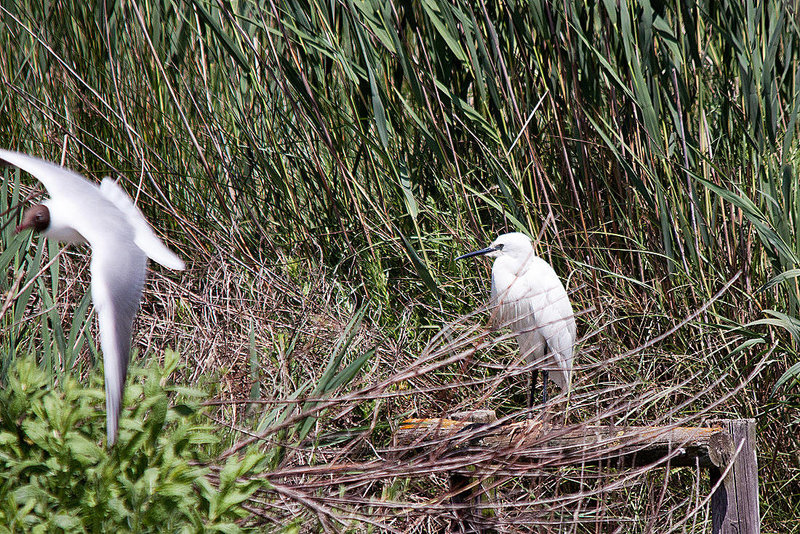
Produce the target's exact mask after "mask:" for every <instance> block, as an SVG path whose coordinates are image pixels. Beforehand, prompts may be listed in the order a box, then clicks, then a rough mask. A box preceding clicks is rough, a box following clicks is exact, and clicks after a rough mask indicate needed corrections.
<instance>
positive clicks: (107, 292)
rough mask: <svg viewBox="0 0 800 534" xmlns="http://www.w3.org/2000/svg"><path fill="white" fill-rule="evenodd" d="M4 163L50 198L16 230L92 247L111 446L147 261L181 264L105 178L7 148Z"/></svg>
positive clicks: (1, 154)
mask: <svg viewBox="0 0 800 534" xmlns="http://www.w3.org/2000/svg"><path fill="white" fill-rule="evenodd" d="M0 160H3V161H5V162H7V163H9V164H11V165H14V166H15V167H19V168H20V169H22V170H24V171H27V172H29V173H30V174H32V175H33V176H34V177H35V178H36V179H37V180H39V181H40V182H41V183H42V184H43V185H44V186H45V188H46V189H47V191H48V193H49V194H50V198H48V199H47V200H45V201H44V202H42V203H41V204H40V205H37V206H33V207H31V208H29V209H28V210H26V212H25V216H24V217H23V223H22V224H21V225H20V226H19V227H18V229H17V230H18V231H19V230H21V229H24V228H31V227H32V228H34V229H36V230H38V231H40V232H42V233H43V234H44V235H45V236H46V237H48V238H50V239H55V240H57V241H63V242H67V243H88V244H89V245H90V246H91V248H92V260H91V264H90V267H91V274H92V282H91V288H92V301H93V302H94V306H95V310H96V311H97V318H98V323H99V325H100V346H101V347H102V349H103V363H104V369H105V383H106V384H105V385H106V432H107V436H108V444H109V445H113V444H114V442H115V441H116V438H117V432H118V425H119V413H120V408H121V402H122V395H123V392H124V389H125V377H126V376H127V372H128V358H129V356H130V343H131V330H132V327H133V319H134V317H135V315H136V311H137V310H138V308H139V301H140V300H141V297H142V288H143V286H144V280H145V274H146V266H147V258H148V257H149V258H151V259H153V260H155V261H157V262H158V263H160V264H162V265H164V266H166V267H170V268H172V269H183V268H184V264H183V261H181V259H180V258H178V256H176V255H175V254H174V253H173V252H172V251H171V250H169V249H168V248H167V247H166V246H165V245H164V244H163V243H162V242H161V240H160V239H158V237H157V236H156V235H155V233H154V232H153V230H152V228H151V227H150V225H149V224H148V223H147V221H146V220H145V218H144V216H143V215H142V213H141V212H140V211H139V210H138V209H137V208H136V206H135V205H134V204H133V201H132V200H131V199H130V197H129V196H128V195H127V194H126V193H125V192H124V191H123V190H122V188H120V187H119V186H118V185H117V184H116V183H115V182H114V181H112V180H111V179H109V178H105V179H103V181H102V183H101V185H100V186H99V187H98V186H97V185H96V184H94V183H92V182H90V181H88V180H87V179H85V178H84V177H83V176H81V175H80V174H77V173H75V172H73V171H71V170H69V169H65V168H64V167H59V166H57V165H55V164H53V163H50V162H48V161H44V160H41V159H38V158H33V157H31V156H28V155H26V154H21V153H18V152H11V151H8V150H0Z"/></svg>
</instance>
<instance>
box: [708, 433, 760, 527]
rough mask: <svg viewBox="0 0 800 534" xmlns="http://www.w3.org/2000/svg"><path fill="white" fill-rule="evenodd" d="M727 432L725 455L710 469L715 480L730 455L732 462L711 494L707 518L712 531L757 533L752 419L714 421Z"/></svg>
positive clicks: (756, 461)
mask: <svg viewBox="0 0 800 534" xmlns="http://www.w3.org/2000/svg"><path fill="white" fill-rule="evenodd" d="M717 423H718V424H720V425H722V426H723V427H724V428H725V429H726V431H727V433H728V434H729V435H730V436H731V449H730V453H729V457H728V458H726V461H725V463H724V464H723V465H721V466H719V467H714V468H713V469H712V470H711V482H712V484H716V483H717V482H718V481H719V479H720V477H721V476H722V473H723V472H724V470H725V468H726V467H727V464H728V462H729V461H730V459H731V458H732V459H733V464H732V465H731V466H730V469H728V472H727V475H725V479H724V480H723V482H722V484H720V485H719V488H717V490H716V491H715V492H714V494H713V495H712V496H711V522H712V532H713V533H714V534H759V533H760V532H761V520H760V517H761V516H760V510H759V505H758V460H757V458H756V450H755V443H756V436H755V434H756V422H755V419H725V420H722V421H718V422H717Z"/></svg>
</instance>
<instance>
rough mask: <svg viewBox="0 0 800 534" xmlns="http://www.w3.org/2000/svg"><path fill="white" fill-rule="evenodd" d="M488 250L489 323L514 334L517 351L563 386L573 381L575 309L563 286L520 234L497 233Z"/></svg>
mask: <svg viewBox="0 0 800 534" xmlns="http://www.w3.org/2000/svg"><path fill="white" fill-rule="evenodd" d="M497 245H503V246H502V249H500V250H496V251H493V252H489V253H488V254H487V256H493V257H495V258H496V259H495V260H494V264H493V265H492V300H491V304H492V308H493V322H494V324H495V325H496V326H498V327H504V326H508V327H509V328H511V330H512V331H513V332H515V333H516V337H517V342H518V343H519V349H520V353H521V354H523V355H525V356H526V358H527V360H528V361H529V362H534V366H535V368H537V369H540V370H542V371H548V373H549V377H550V378H551V379H552V380H553V382H555V383H556V384H558V385H559V387H561V389H562V390H564V391H568V390H569V387H570V384H571V382H572V360H573V347H574V345H575V337H576V335H577V328H576V325H575V314H574V313H573V311H572V305H571V304H570V302H569V296H568V295H567V291H566V290H565V289H564V285H563V284H562V283H561V280H559V278H558V275H556V273H555V271H554V270H553V268H552V267H550V264H549V263H547V262H546V261H544V260H543V259H542V258H540V257H538V256H537V255H536V254H535V253H534V251H533V246H532V245H531V241H530V239H528V237H527V236H526V235H525V234H522V233H518V232H514V233H510V234H503V235H501V236H500V237H498V238H497V239H496V240H495V242H494V243H492V245H491V246H490V247H497Z"/></svg>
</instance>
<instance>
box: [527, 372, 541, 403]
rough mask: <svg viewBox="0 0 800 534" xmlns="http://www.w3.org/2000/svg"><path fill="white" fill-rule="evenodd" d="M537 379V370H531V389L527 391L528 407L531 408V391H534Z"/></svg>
mask: <svg viewBox="0 0 800 534" xmlns="http://www.w3.org/2000/svg"><path fill="white" fill-rule="evenodd" d="M538 379H539V370H538V369H534V370H533V371H531V390H530V392H528V409H530V408H533V392H534V391H536V381H537V380H538Z"/></svg>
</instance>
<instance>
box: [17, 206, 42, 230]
mask: <svg viewBox="0 0 800 534" xmlns="http://www.w3.org/2000/svg"><path fill="white" fill-rule="evenodd" d="M48 226H50V210H48V209H47V206H45V205H44V204H36V205H35V206H31V207H30V208H28V209H26V210H25V211H24V212H23V214H22V223H21V224H20V225H19V226H17V232H21V231H23V230H27V229H28V228H33V229H34V230H35V231H37V232H43V231H45V230H46V229H47V227H48Z"/></svg>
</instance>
